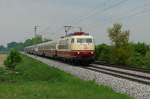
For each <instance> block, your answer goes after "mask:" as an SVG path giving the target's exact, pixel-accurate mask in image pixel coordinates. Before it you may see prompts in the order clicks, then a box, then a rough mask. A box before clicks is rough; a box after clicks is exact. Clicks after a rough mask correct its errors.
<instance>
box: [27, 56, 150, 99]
mask: <svg viewBox="0 0 150 99" xmlns="http://www.w3.org/2000/svg"><path fill="white" fill-rule="evenodd" d="M27 55H28V54H27ZM28 56H30V57H32V58H34V59H37V60H39V61H41V62H43V63H46V64H48V65H49V66H53V67H56V68H59V69H61V70H63V71H65V72H68V73H71V74H72V75H75V76H78V77H79V78H81V79H83V80H94V81H95V82H96V83H97V84H99V85H105V86H109V87H111V88H112V89H113V90H114V91H116V92H120V93H123V94H127V95H129V96H132V97H135V98H136V99H150V85H145V84H141V83H138V82H134V81H130V80H127V79H122V78H117V77H114V76H111V75H108V74H103V73H98V72H94V71H91V70H87V69H84V68H81V67H75V66H72V65H70V64H65V63H61V62H58V61H55V60H50V59H45V58H41V57H38V56H33V55H28Z"/></svg>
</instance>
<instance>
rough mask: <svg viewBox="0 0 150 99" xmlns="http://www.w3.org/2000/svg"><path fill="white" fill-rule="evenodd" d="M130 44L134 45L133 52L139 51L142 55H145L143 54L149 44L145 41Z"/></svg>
mask: <svg viewBox="0 0 150 99" xmlns="http://www.w3.org/2000/svg"><path fill="white" fill-rule="evenodd" d="M132 46H133V47H134V51H135V53H139V54H141V55H142V56H145V54H146V53H147V51H148V50H149V46H148V45H146V44H145V43H140V42H138V43H136V44H132Z"/></svg>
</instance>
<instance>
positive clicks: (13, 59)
mask: <svg viewBox="0 0 150 99" xmlns="http://www.w3.org/2000/svg"><path fill="white" fill-rule="evenodd" d="M19 62H21V56H20V53H19V52H18V51H17V50H15V49H12V50H11V51H10V53H9V55H8V57H7V58H6V60H5V61H4V64H5V66H6V67H8V68H9V69H15V66H16V65H17V64H18V63H19Z"/></svg>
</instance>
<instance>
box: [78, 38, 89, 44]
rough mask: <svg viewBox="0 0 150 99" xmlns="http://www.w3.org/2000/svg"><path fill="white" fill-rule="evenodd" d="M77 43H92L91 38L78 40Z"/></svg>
mask: <svg viewBox="0 0 150 99" xmlns="http://www.w3.org/2000/svg"><path fill="white" fill-rule="evenodd" d="M77 43H92V39H91V38H78V39H77Z"/></svg>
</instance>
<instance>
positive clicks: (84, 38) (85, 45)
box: [70, 32, 95, 63]
mask: <svg viewBox="0 0 150 99" xmlns="http://www.w3.org/2000/svg"><path fill="white" fill-rule="evenodd" d="M70 48H71V51H72V56H73V59H74V60H75V61H78V62H81V63H82V62H85V63H91V62H93V61H94V58H95V45H94V39H93V37H92V36H91V35H89V34H85V33H84V32H76V33H74V35H73V36H71V44H70Z"/></svg>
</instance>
